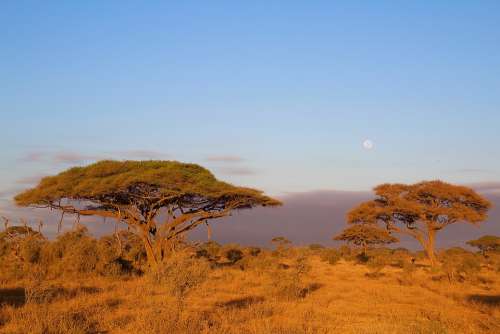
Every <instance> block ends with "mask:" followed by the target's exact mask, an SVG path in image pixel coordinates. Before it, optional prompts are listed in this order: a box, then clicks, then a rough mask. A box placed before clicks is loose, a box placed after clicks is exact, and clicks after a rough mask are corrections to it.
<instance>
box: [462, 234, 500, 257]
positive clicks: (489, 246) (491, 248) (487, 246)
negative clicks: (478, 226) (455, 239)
mask: <svg viewBox="0 0 500 334" xmlns="http://www.w3.org/2000/svg"><path fill="white" fill-rule="evenodd" d="M467 244H468V245H469V246H472V247H476V248H479V250H480V251H481V254H483V256H486V253H487V252H498V251H500V237H497V236H494V235H485V236H483V237H481V238H479V239H476V240H470V241H467Z"/></svg>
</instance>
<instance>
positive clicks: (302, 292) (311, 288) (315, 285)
mask: <svg viewBox="0 0 500 334" xmlns="http://www.w3.org/2000/svg"><path fill="white" fill-rule="evenodd" d="M322 287H323V284H319V283H311V284H309V285H308V286H306V287H305V288H304V289H302V290H300V293H299V295H300V297H301V298H305V297H307V295H308V294H310V293H312V292H314V291H316V290H319V289H321V288H322Z"/></svg>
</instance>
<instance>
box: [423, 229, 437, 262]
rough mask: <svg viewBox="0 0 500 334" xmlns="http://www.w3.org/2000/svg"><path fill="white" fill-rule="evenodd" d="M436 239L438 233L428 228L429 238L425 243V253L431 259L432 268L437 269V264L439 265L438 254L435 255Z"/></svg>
mask: <svg viewBox="0 0 500 334" xmlns="http://www.w3.org/2000/svg"><path fill="white" fill-rule="evenodd" d="M435 239H436V231H435V230H433V229H432V228H431V227H429V228H428V237H427V241H426V242H425V245H424V248H425V252H426V254H427V257H428V258H429V261H430V262H431V266H432V267H435V266H436V263H437V260H436V254H435V253H434V244H435Z"/></svg>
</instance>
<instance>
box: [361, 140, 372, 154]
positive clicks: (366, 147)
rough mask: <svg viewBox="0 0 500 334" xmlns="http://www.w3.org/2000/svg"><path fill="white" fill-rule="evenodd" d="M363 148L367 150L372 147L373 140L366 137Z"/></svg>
mask: <svg viewBox="0 0 500 334" xmlns="http://www.w3.org/2000/svg"><path fill="white" fill-rule="evenodd" d="M363 148H364V149H365V150H368V151H369V150H371V149H373V141H371V140H370V139H366V140H365V141H364V142H363Z"/></svg>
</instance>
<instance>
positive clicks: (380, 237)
mask: <svg viewBox="0 0 500 334" xmlns="http://www.w3.org/2000/svg"><path fill="white" fill-rule="evenodd" d="M333 240H341V241H346V242H348V243H351V244H354V245H356V246H359V247H362V248H363V254H364V255H366V249H367V247H368V246H370V245H387V244H391V243H394V242H398V241H399V239H398V238H396V237H394V236H392V235H391V233H390V232H389V231H387V230H385V229H382V228H380V227H378V226H376V225H372V224H359V225H353V226H350V227H348V228H346V229H345V230H343V231H342V232H341V233H340V234H338V235H336V236H335V237H334V238H333Z"/></svg>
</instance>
